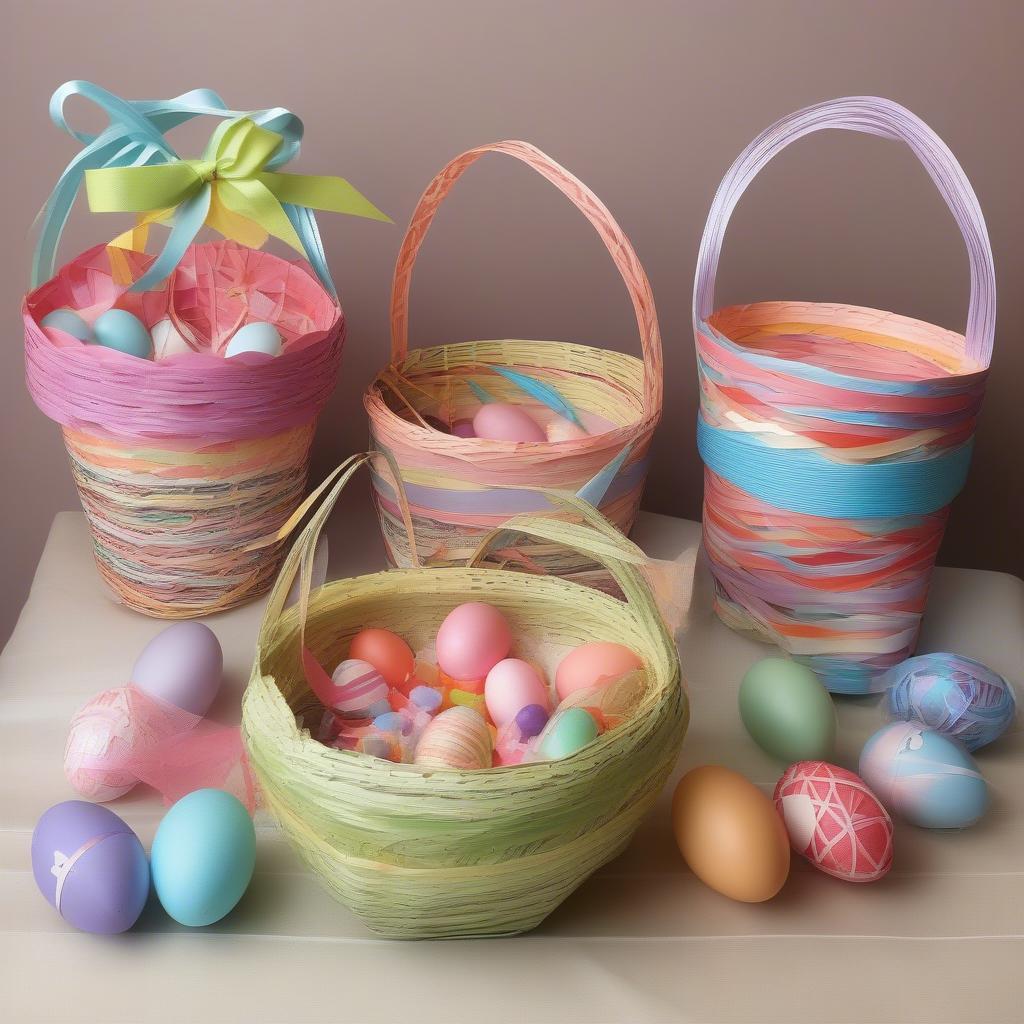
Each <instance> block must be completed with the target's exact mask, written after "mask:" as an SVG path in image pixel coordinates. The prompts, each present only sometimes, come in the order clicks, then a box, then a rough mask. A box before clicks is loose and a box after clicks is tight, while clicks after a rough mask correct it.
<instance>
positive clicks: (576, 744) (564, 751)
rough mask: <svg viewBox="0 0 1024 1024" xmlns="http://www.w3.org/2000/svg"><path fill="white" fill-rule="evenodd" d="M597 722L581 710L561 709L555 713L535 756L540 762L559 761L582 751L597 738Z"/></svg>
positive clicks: (541, 736)
mask: <svg viewBox="0 0 1024 1024" xmlns="http://www.w3.org/2000/svg"><path fill="white" fill-rule="evenodd" d="M598 732H599V730H598V727H597V722H596V721H595V720H594V716H593V715H592V714H590V712H589V711H586V710H584V709H583V708H563V709H562V710H561V711H556V712H555V713H554V714H553V715H552V716H551V719H550V720H549V721H548V723H547V725H546V726H545V727H544V731H543V732H542V733H541V735H540V739H539V741H538V744H537V755H538V757H539V758H540V759H541V760H549V761H559V760H561V759H562V758H563V757H569V756H570V755H571V754H575V753H576V752H577V751H578V750H582V749H583V748H584V747H585V746H586V745H587V744H588V743H593V742H594V740H596V739H597V737H598Z"/></svg>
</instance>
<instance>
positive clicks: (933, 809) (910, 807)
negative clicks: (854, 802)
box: [860, 722, 989, 828]
mask: <svg viewBox="0 0 1024 1024" xmlns="http://www.w3.org/2000/svg"><path fill="white" fill-rule="evenodd" d="M860 776H861V778H862V779H864V781H865V782H866V783H867V784H868V786H869V787H870V788H871V789H872V790H873V791H874V793H875V795H876V796H877V797H878V798H879V800H881V801H882V803H883V804H885V806H886V807H888V808H889V810H891V811H893V812H894V813H895V814H898V815H899V816H900V817H901V818H903V819H905V820H906V821H909V822H910V823H911V824H912V825H919V826H921V827H922V828H966V827H967V826H968V825H973V824H974V822H976V821H977V820H978V819H979V818H980V817H981V816H982V815H983V814H984V813H985V811H986V810H987V809H988V804H989V794H988V785H987V784H986V782H985V780H984V778H983V777H982V775H981V772H979V771H978V766H977V765H976V764H975V763H974V759H973V758H972V757H971V755H970V754H968V753H967V751H966V750H965V749H964V748H963V747H962V746H961V745H960V744H959V743H957V742H956V741H954V740H951V739H949V738H948V737H947V736H943V735H942V733H938V732H935V731H934V730H932V729H929V728H928V727H927V726H926V725H924V724H922V723H921V722H890V723H889V724H888V725H884V726H882V728H881V729H879V730H878V732H876V733H875V734H874V735H873V736H872V737H871V738H870V739H869V740H868V741H867V743H866V744H865V745H864V749H863V750H862V751H861V755H860Z"/></svg>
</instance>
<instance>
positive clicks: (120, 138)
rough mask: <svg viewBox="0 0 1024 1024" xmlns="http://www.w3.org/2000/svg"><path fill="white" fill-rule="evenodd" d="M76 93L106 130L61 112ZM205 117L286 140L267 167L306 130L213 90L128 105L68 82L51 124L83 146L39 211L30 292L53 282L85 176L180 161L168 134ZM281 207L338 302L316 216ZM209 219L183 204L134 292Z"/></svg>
mask: <svg viewBox="0 0 1024 1024" xmlns="http://www.w3.org/2000/svg"><path fill="white" fill-rule="evenodd" d="M72 96H81V97H83V98H84V99H87V100H89V101H91V102H92V103H94V104H95V105H96V106H97V107H99V108H100V110H102V111H103V113H104V114H106V116H107V117H108V118H109V123H108V124H107V126H106V128H104V129H103V130H102V131H101V132H99V133H98V134H96V135H91V134H89V133H87V132H81V131H77V130H76V129H75V128H73V127H72V126H71V125H70V124H69V123H68V120H67V118H66V117H65V115H64V105H65V104H66V103H67V101H68V99H70V98H71V97H72ZM203 116H208V117H216V118H220V119H222V120H225V119H234V118H238V117H248V118H249V119H251V120H252V121H254V122H255V123H256V124H258V125H260V126H261V127H263V128H266V129H268V130H270V131H272V132H276V133H277V134H278V135H280V136H281V138H282V140H283V141H282V143H281V145H280V147H279V148H278V150H277V151H276V152H275V153H274V155H273V156H272V157H271V158H270V159H269V160H268V161H267V164H266V169H267V170H270V171H272V170H275V169H277V168H280V167H281V166H283V165H284V164H286V163H288V161H289V160H291V159H293V158H294V157H295V156H296V155H297V154H298V152H299V147H300V144H301V142H302V133H303V125H302V121H301V120H300V119H299V118H298V117H297V116H296V115H295V114H293V113H292V112H291V111H290V110H286V109H285V108H284V107H269V108H267V109H265V110H256V111H241V110H231V109H230V108H229V107H228V106H227V104H225V102H224V101H223V100H222V99H221V98H220V96H218V95H217V93H215V92H214V91H213V90H212V89H193V90H191V91H190V92H186V93H182V94H181V95H180V96H175V97H173V98H172V99H169V100H123V99H121V98H120V97H119V96H115V95H114V94H113V93H112V92H109V91H108V90H106V89H103V88H101V87H100V86H98V85H94V84H93V83H91V82H82V81H72V82H65V83H64V85H62V86H61V87H60V88H59V89H57V91H56V92H54V94H53V96H52V97H51V99H50V119H51V120H52V121H53V123H54V124H55V125H56V126H57V127H58V128H60V129H61V131H64V132H67V134H68V135H70V136H71V137H72V138H73V139H75V140H76V141H78V142H80V143H81V144H82V145H83V146H84V147H85V148H84V149H83V150H82V151H81V152H80V153H79V154H78V155H77V156H76V157H75V158H74V159H73V160H72V161H71V163H69V164H68V166H67V167H66V168H65V170H64V173H63V174H62V175H61V176H60V178H59V179H58V181H57V184H56V185H55V186H54V189H53V191H52V192H51V193H50V196H49V198H48V199H47V201H46V204H45V205H44V207H43V209H42V211H41V213H40V221H41V223H40V229H39V237H38V240H37V242H36V247H35V253H34V255H33V259H32V287H33V288H35V287H37V286H38V285H39V284H41V283H42V282H43V281H47V280H49V279H50V278H51V277H53V274H54V272H55V270H56V257H57V247H58V245H59V244H60V239H61V235H62V234H63V232H64V227H65V225H66V224H67V221H68V217H69V216H70V214H71V208H72V206H73V205H74V202H75V197H76V196H77V195H78V192H79V189H80V188H81V186H82V182H83V180H84V177H85V172H86V171H87V170H93V169H96V168H103V167H145V166H149V165H151V164H163V163H169V162H171V161H174V160H178V159H180V158H179V156H178V154H177V153H176V152H175V151H174V148H173V147H172V146H171V144H170V143H169V142H168V141H167V138H166V136H165V133H166V132H168V131H170V130H171V129H172V128H176V127H177V126H178V125H181V124H184V123H185V122H186V121H190V120H192V119H193V118H195V117H203ZM282 206H283V207H284V211H285V213H286V215H287V217H288V219H289V221H290V222H291V224H292V227H294V228H295V232H296V234H297V235H298V236H299V239H300V240H301V242H302V245H303V248H304V249H305V251H306V256H307V258H308V259H309V262H310V264H311V266H312V267H313V270H314V271H315V273H316V275H317V277H318V278H319V279H320V281H321V283H322V284H323V286H324V287H325V288H326V289H327V291H328V292H329V293H330V294H331V295H332V296H333V297H334V298H335V299H337V296H338V292H337V289H336V288H335V287H334V282H333V281H332V280H331V275H330V271H329V270H328V269H327V259H326V256H325V253H324V247H323V242H322V241H321V239H320V232H319V230H318V228H317V224H316V219H315V218H314V216H313V214H312V212H311V211H310V210H308V209H306V208H305V207H300V206H295V205H294V204H291V203H283V204H282ZM204 219H205V211H202V210H200V209H199V206H198V204H191V203H183V204H182V206H181V207H179V208H178V210H177V211H176V213H175V216H174V223H173V225H172V227H171V233H170V235H169V237H168V239H167V242H166V243H165V245H164V248H163V250H162V251H161V252H160V254H159V255H158V256H157V258H156V260H155V261H154V262H153V264H152V265H151V266H150V268H149V270H147V272H146V273H145V274H144V275H143V276H142V277H140V278H139V280H138V281H136V282H135V283H134V284H133V285H132V290H133V291H145V290H146V289H148V288H151V287H153V285H155V284H157V283H159V282H160V281H162V280H163V279H164V278H166V277H167V276H168V274H170V272H171V271H172V270H173V269H174V268H175V267H176V266H177V265H178V263H179V262H180V260H181V258H182V257H183V256H184V254H185V250H186V249H187V248H188V246H189V245H190V244H191V242H192V240H193V239H194V238H195V235H196V233H197V232H198V231H199V228H200V227H201V226H202V224H203V220H204Z"/></svg>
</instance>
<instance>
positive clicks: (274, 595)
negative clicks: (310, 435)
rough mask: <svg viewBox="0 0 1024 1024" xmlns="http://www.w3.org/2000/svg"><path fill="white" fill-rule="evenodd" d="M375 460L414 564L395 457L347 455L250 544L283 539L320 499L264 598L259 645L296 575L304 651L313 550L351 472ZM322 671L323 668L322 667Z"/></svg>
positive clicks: (405, 501) (409, 515)
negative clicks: (271, 530) (274, 528)
mask: <svg viewBox="0 0 1024 1024" xmlns="http://www.w3.org/2000/svg"><path fill="white" fill-rule="evenodd" d="M371 463H374V464H376V465H377V467H378V468H379V469H381V470H383V471H384V472H386V473H387V474H388V475H389V476H390V478H391V484H392V486H393V487H394V489H395V494H396V495H397V498H398V505H399V508H400V510H401V513H402V522H403V523H404V524H405V530H406V533H407V534H408V537H409V550H410V552H411V557H412V560H413V564H414V565H418V564H419V557H418V555H417V552H416V538H415V535H414V533H413V526H412V513H411V512H410V510H409V502H408V499H407V498H406V496H405V489H404V488H403V486H402V479H401V475H400V474H399V470H398V465H397V463H396V462H395V460H394V457H393V456H392V455H391V454H390V453H388V452H381V451H373V452H362V453H360V454H358V455H351V456H349V457H348V458H347V459H346V460H345V461H344V462H342V463H341V465H339V466H338V467H336V468H335V469H334V470H332V471H331V472H330V473H329V474H328V475H327V477H326V479H325V480H324V481H323V482H322V483H321V484H320V485H319V486H318V487H317V488H316V490H314V491H313V492H312V494H310V495H309V496H308V497H307V498H306V500H305V501H304V502H303V503H302V504H301V505H300V506H299V507H298V508H297V509H296V510H295V512H294V513H293V514H292V516H291V517H290V518H289V520H288V522H286V523H285V524H284V526H282V527H281V529H280V530H278V532H277V533H276V534H273V535H272V536H270V537H267V538H264V539H263V540H260V541H257V542H255V543H254V544H252V545H250V547H254V548H255V547H262V546H266V545H268V544H273V543H276V542H278V541H281V540H284V539H285V538H286V537H287V536H288V535H289V534H290V533H291V532H292V531H293V530H294V529H295V527H296V526H297V525H298V523H300V522H301V521H302V519H303V518H304V517H305V515H306V514H307V513H308V512H309V510H310V509H311V508H313V506H314V505H316V504H317V502H319V503H320V504H319V506H318V507H317V509H316V511H315V512H314V513H313V514H312V515H311V516H310V518H309V522H308V523H307V524H306V525H305V526H304V527H303V529H302V532H301V533H300V534H299V536H298V538H297V539H296V541H295V543H294V544H293V545H292V547H291V550H290V551H289V552H288V555H287V556H286V558H285V560H284V563H283V564H282V566H281V570H280V572H278V574H277V579H276V580H275V581H274V586H273V587H272V588H271V591H270V597H269V598H268V600H267V607H266V610H265V611H264V613H263V623H262V625H261V626H260V645H261V646H262V645H263V644H264V643H265V642H266V641H267V640H269V638H270V628H271V624H272V623H274V622H276V621H277V619H278V618H279V617H280V615H281V612H282V611H283V610H284V604H285V601H286V600H287V599H288V593H289V591H290V590H291V588H292V584H293V583H294V582H295V579H296V577H298V578H299V615H300V622H301V624H302V627H301V635H302V644H303V651H304V652H305V632H306V616H307V613H308V610H309V592H310V590H311V589H312V582H313V553H314V552H315V550H316V544H317V541H318V540H319V539H320V534H321V532H322V531H323V528H324V524H325V523H326V522H327V519H328V517H329V516H330V514H331V512H332V511H333V510H334V506H335V505H336V504H337V501H338V498H340V497H341V492H342V491H343V490H344V489H345V487H346V486H347V484H348V482H349V480H351V479H352V476H353V475H354V474H355V473H356V472H357V471H358V470H359V469H361V468H362V467H363V466H366V465H369V464H371ZM321 671H322V670H321Z"/></svg>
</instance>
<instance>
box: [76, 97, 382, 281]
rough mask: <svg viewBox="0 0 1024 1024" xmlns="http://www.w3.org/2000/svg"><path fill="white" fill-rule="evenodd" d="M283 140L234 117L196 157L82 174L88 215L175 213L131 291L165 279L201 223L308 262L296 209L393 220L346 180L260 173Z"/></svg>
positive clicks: (145, 220) (151, 217) (148, 219)
mask: <svg viewBox="0 0 1024 1024" xmlns="http://www.w3.org/2000/svg"><path fill="white" fill-rule="evenodd" d="M283 142H284V138H283V137H282V136H281V135H279V134H278V133H277V132H273V131H270V130H269V129H267V128H263V127H261V126H260V125H258V124H256V123H255V122H254V121H253V120H252V119H251V118H249V117H238V118H235V119H233V120H230V121H224V122H222V123H221V124H220V125H218V126H217V129H216V131H214V133H213V135H212V136H211V138H210V141H209V143H208V144H207V147H206V151H205V152H204V153H203V155H202V157H201V158H200V159H198V160H173V161H171V162H168V163H162V164H153V165H149V166H135V167H103V168H95V169H92V170H87V171H86V172H85V185H86V193H87V196H88V200H89V208H90V209H91V210H93V211H95V212H97V213H135V214H138V215H139V218H138V224H137V227H138V226H143V225H146V224H149V223H152V222H154V221H161V220H167V219H169V218H170V217H171V216H172V214H173V218H174V224H173V227H172V230H171V237H170V238H169V239H168V242H167V245H166V247H165V248H164V251H163V252H162V253H161V254H160V256H158V257H157V260H156V261H155V263H154V264H153V266H151V267H150V269H149V270H148V271H147V272H146V274H145V275H144V277H143V278H142V279H140V280H139V281H137V282H136V283H135V285H134V288H135V289H136V290H144V288H145V287H148V286H151V285H152V284H154V283H156V282H158V281H161V280H163V278H165V277H166V276H167V274H169V273H170V271H171V270H172V269H173V268H174V267H175V266H177V263H178V261H179V260H180V259H181V257H182V255H184V252H185V249H186V248H187V247H188V245H189V244H191V242H192V241H193V239H194V238H195V236H196V234H197V233H198V231H199V229H200V228H201V227H202V226H203V224H207V225H209V226H210V227H212V228H214V229H215V230H216V231H219V232H220V233H221V234H222V235H224V236H225V237H226V238H231V239H234V240H235V241H238V242H241V243H242V244H243V245H248V246H250V247H252V248H259V247H260V246H261V245H262V244H263V243H264V242H265V241H266V238H267V236H268V235H273V236H274V237H275V238H279V239H281V240H282V241H283V242H286V243H287V244H288V245H290V246H291V247H292V248H293V249H295V250H297V251H298V252H300V253H302V254H303V255H305V256H307V258H310V253H309V252H308V251H307V249H306V247H305V246H304V245H303V241H302V239H301V238H300V236H299V233H298V232H297V231H296V229H295V220H294V217H295V211H296V210H297V208H300V207H301V208H305V210H304V211H302V212H304V213H305V215H306V216H310V214H309V213H308V211H310V210H327V211H330V212H332V213H347V214H350V215H352V216H355V217H368V218H370V219H372V220H381V221H387V222H389V223H390V221H391V218H390V217H388V216H387V215H386V214H384V213H381V211H380V210H378V209H377V207H375V206H374V205H373V204H372V203H371V202H370V201H369V200H368V199H367V198H366V197H365V196H363V195H362V194H361V193H360V192H359V191H357V190H356V189H355V188H353V186H352V185H350V184H349V183H348V182H347V181H345V180H344V179H343V178H336V177H327V176H323V175H305V174H283V173H281V172H280V171H268V170H265V168H266V166H267V164H268V163H271V164H272V162H273V158H274V155H275V153H277V152H278V150H279V149H280V148H281V145H282V143H283ZM290 213H291V215H290ZM122 237H125V236H122ZM115 244H116V240H115Z"/></svg>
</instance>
